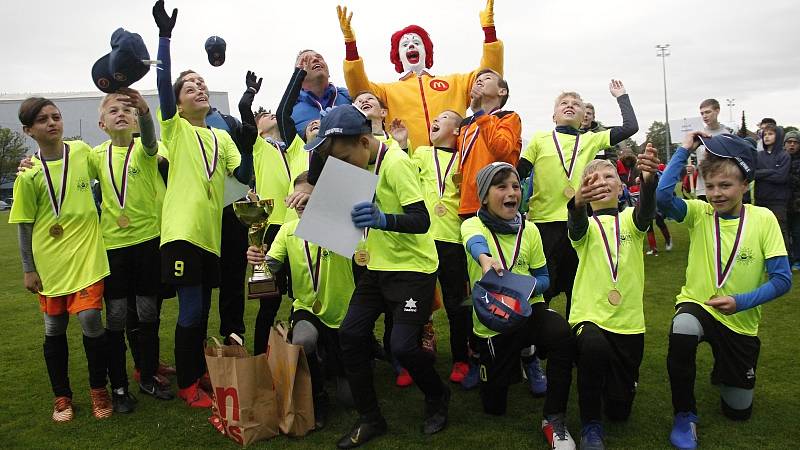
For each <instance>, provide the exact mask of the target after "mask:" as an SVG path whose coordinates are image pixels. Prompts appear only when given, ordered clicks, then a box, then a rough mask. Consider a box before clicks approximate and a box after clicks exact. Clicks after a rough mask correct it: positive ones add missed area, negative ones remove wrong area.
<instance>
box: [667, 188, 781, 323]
mask: <svg viewBox="0 0 800 450" xmlns="http://www.w3.org/2000/svg"><path fill="white" fill-rule="evenodd" d="M686 207H687V211H686V217H685V218H684V219H683V223H685V224H686V226H687V227H688V228H689V261H688V263H687V266H686V284H685V285H684V286H683V287H682V288H681V292H680V294H678V297H677V299H678V301H677V303H683V302H694V303H698V304H699V305H700V306H702V307H703V308H704V309H705V310H706V311H708V312H709V313H711V315H712V316H714V318H715V319H717V320H718V321H720V322H721V323H722V324H723V325H725V326H726V327H728V328H730V329H731V330H732V331H735V332H736V333H739V334H745V335H748V336H755V335H757V334H758V323H759V322H760V321H761V306H756V307H755V308H750V309H748V310H745V311H741V312H737V313H735V314H731V315H725V314H722V313H720V312H718V311H717V310H716V309H714V308H712V307H711V306H707V305H705V304H704V302H705V301H706V300H708V299H710V298H711V297H719V296H726V295H731V296H732V295H734V294H743V293H745V292H750V291H752V290H754V289H756V288H758V287H759V286H760V285H761V284H763V283H764V282H765V281H766V269H765V267H766V260H767V259H769V258H774V257H776V256H786V247H785V246H784V244H783V236H782V235H781V230H780V226H779V225H778V220H777V219H776V218H775V215H774V214H772V212H771V211H770V210H768V209H767V208H762V207H759V206H753V205H745V224H744V229H743V230H742V237H741V241H740V244H739V249H738V250H737V252H736V256H735V257H734V258H733V267H732V268H731V271H730V275H729V276H728V278H727V281H725V283H724V284H723V285H722V287H721V288H717V287H716V280H715V277H716V274H717V270H716V259H717V258H716V254H715V242H714V241H715V239H714V228H715V226H714V208H713V207H712V206H711V205H710V204H708V203H706V202H704V201H702V200H686ZM719 223H720V231H721V232H720V235H721V236H720V240H721V242H722V245H721V246H720V248H721V255H722V258H721V259H722V265H723V266H724V265H725V263H726V261H727V260H728V257H729V256H730V254H731V250H732V249H733V243H734V241H735V238H736V231H737V229H738V226H739V219H732V220H725V219H720V220H719Z"/></svg>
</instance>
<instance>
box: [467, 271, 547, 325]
mask: <svg viewBox="0 0 800 450" xmlns="http://www.w3.org/2000/svg"><path fill="white" fill-rule="evenodd" d="M535 287H536V278H534V277H532V276H528V275H518V274H515V273H511V272H509V271H507V270H504V271H503V276H502V277H501V276H499V275H498V274H497V272H495V271H494V270H489V271H488V272H486V274H484V275H483V278H481V279H480V281H478V282H477V283H475V286H474V287H473V288H472V305H473V307H474V309H475V315H476V316H477V317H478V320H479V321H480V323H482V324H483V325H484V326H485V327H486V328H488V329H490V330H492V331H496V332H498V333H505V332H508V331H513V330H515V329H517V328H518V327H520V326H522V325H523V324H525V322H526V321H527V320H528V318H529V317H530V316H531V305H530V303H529V302H528V300H529V299H530V298H531V295H533V289H534V288H535Z"/></svg>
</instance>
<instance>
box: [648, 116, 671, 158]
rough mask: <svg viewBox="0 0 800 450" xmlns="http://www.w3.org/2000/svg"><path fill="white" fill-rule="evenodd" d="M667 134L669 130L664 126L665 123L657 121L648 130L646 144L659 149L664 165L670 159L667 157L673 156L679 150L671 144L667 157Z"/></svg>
mask: <svg viewBox="0 0 800 450" xmlns="http://www.w3.org/2000/svg"><path fill="white" fill-rule="evenodd" d="M666 133H667V130H666V127H665V126H664V122H659V121H657V120H656V121H654V122H653V123H652V124H651V125H650V128H648V129H647V137H646V138H645V142H650V143H652V144H653V146H654V147H655V148H657V149H658V157H659V159H661V161H663V162H664V163H666V162H667V160H668V159H669V158H667V156H672V154H673V153H675V149H676V148H677V147H676V146H675V145H674V144H670V147H669V155H667V146H666V140H667V136H666Z"/></svg>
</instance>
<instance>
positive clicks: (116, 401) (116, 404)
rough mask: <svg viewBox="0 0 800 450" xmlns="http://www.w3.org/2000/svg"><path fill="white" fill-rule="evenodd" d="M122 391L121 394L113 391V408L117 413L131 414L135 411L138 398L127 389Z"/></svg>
mask: <svg viewBox="0 0 800 450" xmlns="http://www.w3.org/2000/svg"><path fill="white" fill-rule="evenodd" d="M120 390H121V392H117V391H115V390H112V391H111V406H112V408H113V409H114V412H115V413H121V414H130V413H132V412H133V410H134V409H135V405H136V397H134V396H133V395H131V393H130V392H128V390H127V389H120Z"/></svg>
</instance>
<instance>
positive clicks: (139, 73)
mask: <svg viewBox="0 0 800 450" xmlns="http://www.w3.org/2000/svg"><path fill="white" fill-rule="evenodd" d="M149 59H150V53H148V51H147V46H146V45H144V40H143V39H142V37H141V36H139V35H138V34H136V33H131V32H130V31H126V30H125V29H123V28H117V29H116V30H115V31H114V33H113V34H112V35H111V52H109V53H108V54H107V55H104V56H103V57H101V58H100V59H98V60H97V62H95V63H94V66H92V81H94V84H95V86H97V88H98V89H100V90H101V91H103V92H105V93H107V94H110V93H112V92H116V91H117V90H118V89H119V88H123V87H128V86H130V85H132V84H133V83H135V82H137V81H139V80H141V79H142V78H144V76H145V75H146V74H147V72H148V71H149V70H150V65H149V64H148V63H147V62H145V61H148V60H149Z"/></svg>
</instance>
